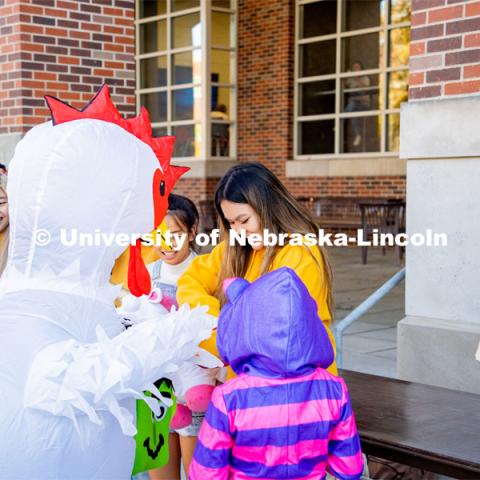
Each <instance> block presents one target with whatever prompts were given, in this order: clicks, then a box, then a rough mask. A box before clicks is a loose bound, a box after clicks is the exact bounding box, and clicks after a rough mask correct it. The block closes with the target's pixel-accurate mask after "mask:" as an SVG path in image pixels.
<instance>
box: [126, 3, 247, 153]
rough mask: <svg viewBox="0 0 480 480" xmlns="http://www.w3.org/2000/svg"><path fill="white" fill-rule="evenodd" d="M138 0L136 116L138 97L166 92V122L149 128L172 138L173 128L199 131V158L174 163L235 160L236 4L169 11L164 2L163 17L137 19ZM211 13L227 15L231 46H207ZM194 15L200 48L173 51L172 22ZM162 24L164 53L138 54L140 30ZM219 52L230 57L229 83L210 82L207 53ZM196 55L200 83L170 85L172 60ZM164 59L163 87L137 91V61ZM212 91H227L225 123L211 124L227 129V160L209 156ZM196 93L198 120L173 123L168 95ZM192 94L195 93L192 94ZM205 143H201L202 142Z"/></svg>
mask: <svg viewBox="0 0 480 480" xmlns="http://www.w3.org/2000/svg"><path fill="white" fill-rule="evenodd" d="M141 1H142V0H135V84H136V87H135V103H136V109H137V114H138V113H139V112H140V108H141V106H142V104H141V95H143V94H147V93H158V92H166V95H167V119H166V121H164V122H152V128H154V129H155V128H166V129H167V135H172V134H173V133H172V132H173V128H174V127H177V126H183V125H188V126H194V129H197V128H198V129H199V132H198V141H199V142H200V145H199V146H200V154H199V155H198V156H183V157H179V156H175V157H173V158H174V159H175V160H185V161H199V160H203V161H204V160H235V159H236V157H237V139H236V137H237V66H236V64H237V61H236V60H237V44H238V42H237V32H238V25H237V22H238V15H237V0H230V4H231V8H222V7H215V6H213V5H212V2H211V0H200V5H199V6H198V7H194V8H188V9H185V10H178V11H172V0H166V3H167V9H166V13H164V14H160V15H154V16H150V17H144V18H140V17H139V12H140V8H139V7H140V2H141ZM212 12H219V13H228V14H230V15H231V17H230V20H231V23H230V28H231V31H230V39H231V46H230V47H226V46H220V45H213V44H212V43H211V25H212V23H211V22H212ZM194 13H199V14H200V24H201V43H200V45H198V46H197V45H191V46H187V47H178V48H173V45H172V41H173V39H172V27H171V25H172V21H173V19H174V18H176V17H181V16H185V15H190V14H194ZM159 20H165V22H166V36H167V39H166V49H165V50H161V51H160V50H157V51H154V52H149V53H140V26H141V25H143V24H146V23H153V22H158V21H159ZM212 49H215V50H222V51H228V52H230V53H231V55H232V59H231V62H230V82H229V83H223V82H212V80H211V51H212ZM194 51H200V54H201V59H202V60H201V68H200V71H201V73H200V81H199V82H195V81H193V82H191V83H182V84H179V85H174V84H173V83H172V72H173V68H174V64H173V56H174V55H175V54H178V53H189V52H192V56H193V52H194ZM160 56H166V61H167V75H166V76H167V81H166V85H165V86H155V87H150V88H141V68H140V64H141V60H144V59H148V58H156V57H160ZM212 87H218V88H222V87H227V88H229V89H230V106H229V108H230V112H229V119H228V120H215V123H223V124H227V125H229V155H228V156H212V155H211V145H212V136H211V131H212V128H211V126H212V119H211V91H212ZM189 88H192V89H195V88H199V89H200V96H201V100H200V102H201V109H200V115H199V118H196V119H195V118H193V119H188V120H173V108H174V105H173V101H172V96H173V95H172V92H174V91H176V90H184V89H189ZM194 94H195V92H194ZM203 139H205V141H204V140H203ZM196 141H197V132H196V135H195V142H196Z"/></svg>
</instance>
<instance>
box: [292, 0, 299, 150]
mask: <svg viewBox="0 0 480 480" xmlns="http://www.w3.org/2000/svg"><path fill="white" fill-rule="evenodd" d="M295 3H296V5H295V42H294V47H293V48H294V49H295V50H294V53H293V57H294V60H293V68H294V70H293V89H294V91H293V158H295V157H296V156H297V155H298V154H299V152H300V150H299V148H301V143H300V122H299V121H298V116H299V103H300V102H299V95H300V93H299V92H300V88H301V86H300V85H299V83H298V79H299V78H300V77H301V75H300V45H299V43H298V40H299V38H300V21H301V19H300V6H299V3H298V2H295Z"/></svg>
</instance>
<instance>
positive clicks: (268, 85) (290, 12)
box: [238, 0, 295, 177]
mask: <svg viewBox="0 0 480 480" xmlns="http://www.w3.org/2000/svg"><path fill="white" fill-rule="evenodd" d="M294 14H295V10H294V2H293V1H292V0H262V2H258V0H239V1H238V159H239V161H241V162H248V161H261V162H262V163H264V164H265V165H267V166H268V167H269V168H271V169H272V170H273V171H274V172H275V173H276V174H277V175H279V176H280V177H284V176H285V162H286V160H287V159H288V158H291V155H292V148H293V147H292V122H293V62H294Z"/></svg>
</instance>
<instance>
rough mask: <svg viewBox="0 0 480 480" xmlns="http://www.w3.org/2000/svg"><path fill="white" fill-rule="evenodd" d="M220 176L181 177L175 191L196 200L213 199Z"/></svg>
mask: <svg viewBox="0 0 480 480" xmlns="http://www.w3.org/2000/svg"><path fill="white" fill-rule="evenodd" d="M219 180H220V179H219V178H181V179H180V180H179V181H178V182H177V184H176V185H175V188H174V193H177V194H178V195H185V196H187V197H188V198H190V199H191V200H193V201H194V202H199V201H200V200H212V199H213V197H214V194H215V188H216V186H217V183H218V181H219Z"/></svg>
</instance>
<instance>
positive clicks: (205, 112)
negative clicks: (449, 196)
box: [0, 0, 480, 199]
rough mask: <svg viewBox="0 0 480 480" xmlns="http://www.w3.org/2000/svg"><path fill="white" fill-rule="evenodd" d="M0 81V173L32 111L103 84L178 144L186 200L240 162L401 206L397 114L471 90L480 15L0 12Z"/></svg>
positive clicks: (123, 9) (435, 8)
mask: <svg viewBox="0 0 480 480" xmlns="http://www.w3.org/2000/svg"><path fill="white" fill-rule="evenodd" d="M0 65H1V71H0V111H1V114H0V161H3V162H7V163H8V160H9V157H10V156H11V154H12V151H13V150H12V149H13V147H14V145H15V144H16V142H17V141H18V140H19V139H20V138H21V135H22V134H23V133H24V132H25V131H26V130H28V129H29V128H30V127H31V126H33V125H35V124H37V123H39V122H41V121H44V120H45V119H47V118H48V111H47V109H46V108H45V104H44V101H43V98H42V97H43V95H45V94H46V93H48V94H51V95H55V96H58V97H59V98H61V99H63V100H66V101H68V102H71V103H72V104H73V105H75V106H77V107H80V106H82V105H83V104H84V103H85V102H87V101H88V100H89V99H90V98H91V97H92V95H93V94H94V92H95V91H96V89H97V88H98V87H99V85H101V84H102V83H104V82H106V83H107V84H109V85H110V86H111V87H112V91H113V97H114V100H115V102H116V103H117V105H118V106H119V109H120V110H121V111H122V112H123V113H124V114H126V115H133V114H135V111H136V110H137V109H138V108H139V106H140V105H146V106H147V107H148V108H149V110H150V113H151V116H152V121H153V122H154V123H153V124H154V129H155V132H156V133H157V134H159V135H160V134H167V133H168V134H175V135H176V136H177V147H176V151H175V155H176V157H177V158H178V160H177V161H178V163H181V164H186V165H188V166H190V167H192V170H191V172H190V173H189V174H188V177H187V178H185V179H183V180H181V182H180V185H179V186H178V188H177V191H179V192H185V193H187V194H188V195H190V196H191V197H193V198H195V199H202V198H210V197H211V196H212V194H213V191H214V188H215V185H216V183H217V181H218V179H219V177H220V176H221V175H222V174H223V173H224V172H225V171H226V169H227V168H229V167H230V166H231V165H234V164H235V163H236V162H245V161H252V160H258V161H261V162H263V163H265V164H266V165H268V166H269V167H271V168H272V169H273V170H274V171H275V172H276V173H277V174H278V175H279V176H280V177H281V178H282V179H283V180H284V181H285V182H286V184H287V185H288V187H289V188H290V189H291V190H292V192H293V193H294V194H295V195H322V196H378V197H394V198H399V197H404V196H405V175H406V170H405V161H404V160H402V159H400V158H399V155H398V142H399V118H400V114H399V112H400V103H401V102H402V101H406V100H407V95H408V96H409V99H410V100H419V99H423V98H432V97H435V96H448V95H464V94H475V93H476V92H478V91H479V90H480V2H475V1H471V2H469V1H460V2H459V1H452V0H411V1H410V0H388V1H387V0H382V1H377V0H354V1H346V2H340V1H337V0H262V1H261V2H259V1H256V0H237V1H235V0H209V1H207V0H137V1H136V2H135V1H134V0H108V1H107V0H78V1H67V0H21V1H20V0H18V1H15V0H3V1H0ZM408 87H410V88H408ZM407 92H408V93H407Z"/></svg>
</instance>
